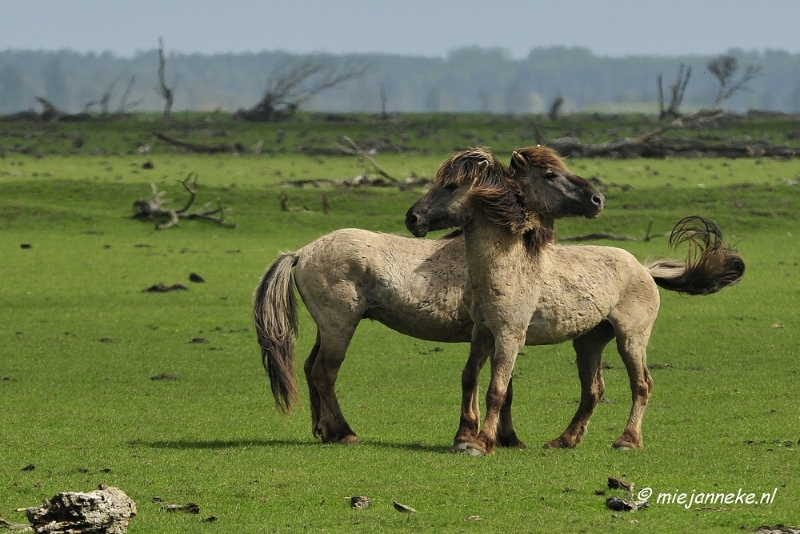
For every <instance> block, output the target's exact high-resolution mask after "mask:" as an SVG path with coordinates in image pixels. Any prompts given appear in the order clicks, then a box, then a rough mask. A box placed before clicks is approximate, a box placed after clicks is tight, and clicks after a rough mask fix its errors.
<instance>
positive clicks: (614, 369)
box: [0, 125, 800, 533]
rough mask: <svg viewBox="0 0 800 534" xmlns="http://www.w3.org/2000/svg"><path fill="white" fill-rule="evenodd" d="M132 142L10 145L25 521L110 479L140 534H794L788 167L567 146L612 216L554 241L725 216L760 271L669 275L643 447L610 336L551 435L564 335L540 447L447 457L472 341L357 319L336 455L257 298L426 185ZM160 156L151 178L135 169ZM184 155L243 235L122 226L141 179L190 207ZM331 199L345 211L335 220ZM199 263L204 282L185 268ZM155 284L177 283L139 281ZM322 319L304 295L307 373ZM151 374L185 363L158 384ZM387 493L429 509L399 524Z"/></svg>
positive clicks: (208, 228) (793, 232)
mask: <svg viewBox="0 0 800 534" xmlns="http://www.w3.org/2000/svg"><path fill="white" fill-rule="evenodd" d="M3 128H5V126H3ZM251 128H254V126H251ZM339 128H340V130H341V132H345V133H346V132H347V127H346V125H344V126H343V125H339ZM124 130H125V127H124V125H123V127H121V129H120V132H121V133H120V134H119V136H113V135H112V134H111V133H109V134H107V136H108V137H107V138H106V139H105V142H107V143H108V144H109V146H112V147H114V146H117V145H116V144H118V145H119V147H118V148H109V149H108V150H106V151H105V153H102V154H91V153H89V151H82V152H80V153H77V154H67V153H66V152H65V151H63V150H61V151H56V153H53V154H50V153H48V152H47V151H45V152H44V153H43V154H38V155H37V154H30V155H26V154H18V153H13V152H7V153H6V154H5V156H4V157H2V158H0V250H2V256H0V308H2V309H3V310H4V314H3V317H4V320H3V324H2V328H0V410H2V414H3V424H2V430H1V431H0V516H1V517H3V518H5V519H6V520H9V521H12V522H16V523H24V522H25V518H24V514H22V513H18V512H15V509H17V508H20V507H26V506H34V505H38V504H39V503H40V502H41V501H42V499H44V498H49V497H52V496H53V495H54V494H56V493H58V492H61V491H90V490H92V489H95V487H96V486H97V485H98V484H99V483H107V484H110V485H114V486H118V487H120V488H121V489H123V490H124V491H125V492H126V493H128V495H129V496H130V497H131V498H132V499H133V500H134V501H135V502H136V503H137V507H138V516H137V517H136V518H135V519H134V520H133V521H132V523H131V525H130V529H129V532H132V533H151V532H152V533H168V532H303V531H308V532H321V531H326V532H365V533H366V532H370V533H371V532H481V533H483V532H548V533H552V532H688V531H702V532H731V531H734V530H736V531H739V530H740V529H742V530H744V531H753V530H755V529H756V528H757V527H759V526H760V525H775V524H779V523H783V524H786V525H795V526H797V525H800V512H798V510H800V479H798V475H799V474H800V458H798V456H797V455H798V450H800V430H798V429H799V428H800V408H798V403H797V399H798V395H797V383H798V377H799V375H798V373H800V358H799V357H798V356H800V354H799V353H798V346H800V336H799V334H800V311H799V310H798V306H797V303H798V302H800V275H799V274H798V265H799V264H800V226H799V225H798V221H799V220H800V211H798V206H800V186H798V185H797V182H798V181H800V179H799V178H798V177H799V176H800V161H798V160H789V161H776V160H768V159H741V160H716V159H696V160H695V159H692V160H625V161H614V160H569V161H568V164H569V166H570V167H571V168H572V169H573V170H574V171H576V172H578V173H579V174H581V175H583V176H586V177H591V176H598V177H600V178H601V180H602V181H603V182H604V183H605V184H607V185H608V186H609V187H608V189H607V191H606V196H607V199H608V200H607V208H606V210H605V211H604V213H603V214H602V215H601V216H600V217H599V218H598V219H596V220H592V221H588V220H563V221H560V222H559V225H558V234H559V236H561V237H566V236H573V235H580V234H584V233H589V232H598V231H608V232H614V233H618V234H622V235H630V236H634V237H638V238H642V237H643V236H644V235H645V232H646V231H647V227H648V225H649V224H650V222H651V221H652V229H651V234H664V233H666V232H668V231H669V230H670V229H671V226H672V224H673V223H674V222H675V221H676V220H678V219H680V218H681V217H683V216H685V215H689V214H698V215H703V216H706V217H709V218H712V219H714V220H715V221H717V222H718V223H719V224H720V226H721V227H722V229H723V231H724V232H725V235H726V238H727V240H728V241H730V242H731V243H732V244H734V245H735V246H736V248H738V250H739V251H740V253H741V254H742V256H743V257H744V258H745V261H746V263H747V272H746V274H745V278H744V280H743V281H742V282H741V283H740V284H739V285H737V286H734V287H732V288H730V289H726V290H724V291H723V292H721V293H719V294H716V295H712V296H709V297H683V296H680V295H677V294H674V293H668V292H663V291H662V307H661V312H660V316H659V320H658V321H657V323H656V327H655V330H654V333H653V336H652V338H651V342H650V346H649V351H648V363H649V364H650V366H651V368H652V374H653V377H654V379H655V390H654V393H653V395H652V397H651V401H650V404H649V407H648V411H647V414H646V417H645V420H644V425H643V432H644V440H645V449H644V450H642V451H638V452H621V451H616V450H612V449H611V447H610V445H611V442H612V441H613V440H614V439H615V438H616V437H618V436H619V434H620V432H621V431H622V429H623V427H624V424H625V421H626V419H627V416H628V411H629V408H630V401H629V395H630V393H629V388H628V382H627V375H626V372H625V369H624V367H623V365H622V362H621V360H620V358H619V356H618V355H617V354H616V351H615V350H613V348H609V350H607V351H606V354H605V356H604V362H605V363H606V364H607V368H606V369H605V370H604V376H605V382H606V389H607V391H606V401H605V402H603V403H602V404H600V405H599V406H598V408H597V410H596V412H595V415H594V417H593V419H592V423H591V425H590V427H589V432H588V434H587V436H586V438H585V439H584V441H583V442H582V443H581V445H580V446H579V447H578V448H576V449H574V450H553V451H545V450H542V449H541V448H540V446H541V445H542V444H543V443H545V442H546V441H548V440H550V439H552V438H554V437H556V436H557V435H558V434H559V433H560V432H561V431H562V430H563V429H564V427H565V426H566V425H567V423H568V422H569V420H570V418H571V417H572V415H573V413H574V410H575V409H576V407H577V400H578V396H579V383H578V378H577V371H576V367H575V365H574V357H573V353H572V348H571V346H570V345H569V344H562V345H557V346H550V347H526V348H525V350H524V355H523V356H521V357H520V358H519V359H518V360H517V368H516V370H515V399H514V417H515V419H516V426H517V431H518V433H519V435H520V437H521V439H523V440H524V441H525V442H526V443H527V444H528V446H529V447H528V449H526V450H498V451H497V453H496V454H494V455H493V456H491V457H488V458H473V457H465V456H460V455H455V454H453V453H451V452H450V445H451V441H452V438H453V435H454V433H455V430H456V427H457V425H458V410H459V402H460V370H461V367H462V366H463V363H464V362H465V361H466V356H467V351H468V346H467V345H466V344H456V345H448V344H435V343H430V342H424V341H419V340H415V339H412V338H408V337H405V336H402V335H400V334H397V333H395V332H393V331H390V330H388V329H387V328H385V327H383V326H382V325H380V324H377V323H370V322H366V321H365V322H364V323H363V324H362V325H361V326H360V327H359V330H358V332H357V333H356V336H355V338H354V340H353V343H352V345H351V347H350V350H349V353H348V354H349V355H348V358H347V360H346V361H345V363H344V365H343V367H342V372H341V374H340V377H339V381H338V393H339V398H340V401H341V402H342V406H343V410H344V413H345V415H346V416H347V417H348V420H349V421H350V423H351V425H352V426H353V428H354V430H355V431H356V432H357V433H358V434H359V436H360V437H361V439H362V443H361V444H359V445H355V446H340V445H322V444H320V443H318V442H317V441H316V440H315V439H314V438H313V437H312V435H311V429H310V414H309V410H308V408H307V407H306V408H303V409H300V410H298V411H297V412H296V413H295V414H294V415H292V416H289V417H286V416H283V415H281V414H279V413H278V412H277V411H276V410H275V408H274V406H273V402H272V396H271V394H270V392H269V384H268V379H267V377H266V375H265V372H264V371H263V369H262V367H261V361H260V357H259V349H258V345H257V343H256V340H255V332H254V329H253V327H252V321H251V312H252V302H251V298H252V293H253V289H254V288H255V286H256V284H257V283H258V280H259V278H260V276H261V275H262V274H263V272H264V271H265V269H266V267H267V266H268V265H269V264H270V263H271V262H272V261H273V260H274V259H275V258H276V257H277V254H278V252H279V251H281V250H290V249H297V248H299V247H301V246H302V245H304V244H306V243H308V242H309V241H312V240H313V239H315V238H317V237H319V236H320V235H323V234H325V233H327V232H330V231H332V230H335V229H337V228H343V227H361V228H367V229H371V230H379V231H384V232H395V233H399V234H402V235H408V233H407V231H406V230H405V228H404V226H403V216H404V214H405V211H406V210H407V209H408V207H409V206H410V205H411V204H412V203H413V202H414V200H416V198H418V197H419V196H420V195H421V194H422V190H421V189H417V190H411V191H399V190H398V189H397V188H377V187H372V188H368V187H364V188H345V187H333V186H329V187H321V188H317V187H310V186H309V187H304V188H298V187H285V186H282V185H280V184H281V183H283V182H284V181H286V180H292V179H307V178H308V179H340V178H352V177H353V176H355V175H357V174H359V173H361V172H363V170H364V169H365V164H364V163H363V162H361V161H359V160H358V159H357V158H354V157H348V156H320V157H309V156H303V155H294V154H291V153H281V152H278V153H273V154H267V153H265V154H262V155H261V156H255V155H246V156H244V155H243V156H233V155H225V154H223V155H215V156H198V155H183V154H178V153H171V152H169V151H167V150H156V151H154V152H153V153H150V154H141V155H140V154H135V153H131V152H135V151H133V150H131V147H134V146H135V145H137V144H139V143H140V142H142V141H144V139H140V138H138V137H136V135H138V134H126V133H125V131H124ZM87 135H88V134H87ZM125 135H130V136H131V138H130V139H127V140H126V139H122V137H124V136H125ZM247 135H249V136H251V137H252V138H253V139H256V138H257V135H258V133H257V132H253V131H250V132H249V133H248V134H247ZM330 135H333V134H330ZM89 139H91V137H89ZM65 142H68V139H67V141H65ZM489 144H491V143H489ZM449 149H450V148H448V149H447V150H449ZM501 150H510V148H507V147H500V148H498V149H497V151H498V154H500V153H501ZM113 152H116V153H113ZM447 155H448V154H447V151H438V152H437V151H435V150H431V151H429V152H428V153H417V154H383V153H381V154H380V155H379V156H377V157H378V161H379V162H380V164H381V165H382V166H383V167H384V168H385V169H387V171H389V172H391V173H392V174H393V175H395V176H398V177H405V176H407V175H408V174H409V173H412V172H413V173H415V174H417V175H419V176H431V175H432V174H433V172H434V171H435V169H436V167H437V165H438V163H439V162H440V161H441V160H442V159H443V158H444V157H445V156H447ZM502 157H505V156H502ZM145 161H151V162H152V163H153V169H144V168H142V164H143V163H144V162H145ZM191 171H195V172H197V173H198V174H199V183H200V186H199V190H198V198H197V203H198V206H199V205H202V204H203V203H205V202H207V201H215V200H216V199H217V198H219V199H221V200H222V202H223V203H224V204H225V205H226V206H229V207H230V213H229V215H228V219H229V220H231V221H233V222H236V223H238V225H239V227H238V228H237V229H226V228H221V227H218V226H216V225H214V224H212V223H209V222H201V221H183V222H181V224H180V226H178V227H176V228H172V229H169V230H164V231H157V230H155V229H154V227H153V225H152V224H151V223H149V222H142V221H136V220H133V219H131V218H130V215H131V213H132V208H131V205H132V203H133V201H134V200H135V199H136V198H137V197H144V196H148V195H149V194H150V183H151V182H155V183H156V184H158V186H159V188H160V189H162V190H165V191H166V192H167V197H169V198H171V199H173V204H174V205H176V206H179V205H181V204H182V202H183V199H184V198H185V197H184V193H183V190H182V188H181V186H180V185H179V184H178V183H177V182H175V181H174V180H176V179H182V178H184V177H185V176H186V175H187V174H188V173H189V172H191ZM282 192H284V193H286V195H288V203H289V205H290V206H291V207H297V208H302V207H303V206H305V207H307V208H308V209H307V210H305V209H300V210H298V211H281V210H280V209H279V200H278V197H279V195H280V194H281V193H282ZM323 194H324V195H325V196H326V197H327V198H328V200H329V202H330V205H331V213H329V214H325V213H323V212H322V210H321V202H322V195H323ZM599 243H600V244H606V245H610V246H622V247H623V248H626V249H628V250H630V251H632V252H633V253H634V254H635V255H636V256H637V257H639V258H640V259H644V258H645V257H647V256H650V255H657V256H664V255H668V254H670V251H669V250H668V249H667V243H666V237H663V236H659V237H656V238H654V239H651V240H650V241H628V242H608V241H604V242H599ZM22 244H27V245H30V248H22V247H21V245H22ZM675 254H679V255H682V254H683V251H679V252H676V253H675ZM192 272H196V273H198V274H200V275H201V276H202V277H203V278H204V279H205V280H206V283H204V284H193V283H190V282H189V281H188V277H189V274H190V273H192ZM157 283H165V284H167V285H170V284H174V283H182V284H185V285H186V286H187V287H188V290H187V291H176V292H171V293H163V294H160V293H147V292H143V289H145V288H147V287H149V286H151V285H153V284H157ZM314 334H315V331H314V325H313V323H312V322H311V320H310V317H309V316H308V314H307V313H306V312H305V310H304V309H303V312H302V316H301V328H300V336H299V339H298V347H297V350H298V354H297V355H298V360H299V361H301V362H302V360H303V359H304V358H305V357H306V355H307V354H308V351H309V350H310V348H311V345H312V344H313V341H314ZM195 338H203V339H204V340H206V341H207V343H192V340H193V339H195ZM160 374H170V375H177V376H178V377H179V379H178V380H152V379H151V377H154V376H157V375H160ZM484 375H488V372H485V373H484ZM484 379H486V376H484ZM301 381H303V379H301ZM482 387H484V388H485V380H484V386H482ZM304 398H305V396H304ZM304 404H305V401H304ZM26 466H33V468H32V469H31V468H28V469H24V468H26ZM608 477H617V478H624V479H625V480H627V481H631V482H633V483H635V486H636V491H637V492H638V491H639V489H644V488H651V489H652V491H653V492H654V494H653V496H652V497H651V506H650V507H649V508H648V509H645V510H642V511H638V512H635V513H625V512H611V511H610V510H608V509H607V508H606V506H605V499H606V498H607V497H608V496H611V495H618V496H623V493H622V492H620V491H619V490H609V489H607V488H606V480H607V478H608ZM601 490H602V491H604V492H605V494H604V495H598V494H597V493H598V492H599V491H601ZM693 492H694V493H695V495H697V494H700V493H704V494H705V493H715V494H716V493H725V494H728V493H733V494H734V495H735V494H737V493H740V494H747V493H754V494H755V497H754V498H755V500H756V501H759V500H760V499H761V497H762V494H765V493H768V494H769V495H770V496H772V495H774V499H772V500H771V502H769V503H766V502H764V503H759V504H746V503H745V502H731V503H727V504H726V503H724V502H723V503H719V502H717V503H705V502H704V503H702V504H695V505H693V506H686V505H683V504H677V503H671V504H670V503H667V502H664V498H663V497H662V502H660V503H659V502H657V498H658V495H659V494H665V495H666V494H670V495H679V494H681V493H686V494H687V499H688V498H689V496H691V494H692V493H693ZM353 495H365V496H368V497H370V498H371V499H372V506H371V507H370V508H368V509H366V510H360V511H356V510H353V509H351V508H350V506H349V501H348V497H350V496H353ZM392 500H397V501H399V502H402V503H405V504H408V505H410V506H413V507H414V508H416V509H417V510H418V511H419V513H417V514H413V515H411V516H406V515H402V514H399V513H397V512H396V511H395V510H394V509H393V507H392ZM188 502H194V503H197V504H198V505H199V506H200V514H199V515H192V514H186V513H181V512H178V513H168V512H166V511H163V510H162V509H161V506H162V505H163V504H186V503H188ZM212 516H213V517H214V518H216V520H215V521H205V520H207V519H208V518H210V517H212Z"/></svg>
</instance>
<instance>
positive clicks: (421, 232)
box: [408, 226, 428, 237]
mask: <svg viewBox="0 0 800 534" xmlns="http://www.w3.org/2000/svg"><path fill="white" fill-rule="evenodd" d="M408 230H409V232H411V233H412V234H414V237H425V236H426V235H428V227H427V226H423V227H414V228H411V227H408Z"/></svg>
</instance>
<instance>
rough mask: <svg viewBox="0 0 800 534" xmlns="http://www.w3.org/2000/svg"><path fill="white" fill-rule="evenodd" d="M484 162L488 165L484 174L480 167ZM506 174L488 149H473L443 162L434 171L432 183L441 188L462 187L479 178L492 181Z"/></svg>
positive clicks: (500, 163)
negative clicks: (453, 185) (452, 185)
mask: <svg viewBox="0 0 800 534" xmlns="http://www.w3.org/2000/svg"><path fill="white" fill-rule="evenodd" d="M484 162H486V163H488V164H489V168H488V169H487V170H486V172H485V173H484V169H483V168H482V166H481V164H482V163H484ZM507 174H508V169H507V168H506V166H505V165H503V163H502V162H501V161H500V160H499V159H497V158H496V157H495V155H494V154H492V152H491V151H490V150H489V149H488V148H485V147H474V148H470V149H468V150H464V151H462V152H459V153H458V154H454V155H453V156H451V157H450V158H448V159H446V160H444V161H443V162H442V164H441V165H440V166H439V170H437V171H436V178H435V179H434V182H435V183H436V184H438V185H441V186H447V185H450V184H456V185H462V184H465V183H472V182H473V181H475V180H476V179H477V178H481V176H483V179H488V180H494V179H498V176H502V175H507Z"/></svg>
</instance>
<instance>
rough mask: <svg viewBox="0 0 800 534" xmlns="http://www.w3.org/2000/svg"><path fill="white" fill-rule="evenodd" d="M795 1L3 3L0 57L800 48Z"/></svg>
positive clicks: (56, 0) (0, 6) (186, 0)
mask: <svg viewBox="0 0 800 534" xmlns="http://www.w3.org/2000/svg"><path fill="white" fill-rule="evenodd" d="M799 23H800V2H798V1H797V0H758V1H756V0H617V1H603V0H455V1H446V0H400V1H389V0H285V1H275V0H222V1H209V0H0V50H5V49H44V50H57V49H61V48H70V49H72V50H77V51H79V52H86V51H95V52H102V51H105V50H110V51H112V52H114V53H115V54H117V55H120V56H132V55H133V54H134V53H136V51H138V50H150V49H153V48H156V47H157V44H158V37H159V36H161V37H164V40H165V43H166V47H167V50H168V51H171V52H184V53H193V52H199V53H203V54H214V53H225V52H246V51H250V52H259V51H262V50H286V51H289V52H331V53H348V52H359V53H360V52H386V53H393V54H403V55H424V56H446V55H447V52H448V51H449V50H452V49H454V48H458V47H462V46H470V45H479V46H481V47H502V48H505V49H507V50H508V51H509V52H510V53H511V55H512V56H513V57H516V58H520V57H525V56H526V55H527V53H528V51H529V50H530V49H531V48H533V47H546V46H553V45H565V46H582V47H587V48H590V49H591V50H592V51H593V52H595V53H596V54H598V55H609V56H622V55H631V54H659V55H669V56H675V55H681V54H719V53H722V52H725V51H727V50H728V49H730V48H733V47H738V48H743V49H745V50H753V49H756V50H766V49H780V50H786V51H789V52H793V53H797V52H800V37H799V35H800V33H798V32H800V30H799V29H798V27H800V24H799Z"/></svg>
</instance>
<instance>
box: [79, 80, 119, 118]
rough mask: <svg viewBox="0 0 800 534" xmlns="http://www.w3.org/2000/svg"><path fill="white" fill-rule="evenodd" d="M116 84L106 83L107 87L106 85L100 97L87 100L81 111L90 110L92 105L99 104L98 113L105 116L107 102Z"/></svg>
mask: <svg viewBox="0 0 800 534" xmlns="http://www.w3.org/2000/svg"><path fill="white" fill-rule="evenodd" d="M116 85H117V82H112V83H110V84H108V87H106V90H105V91H103V94H102V95H100V98H98V99H97V100H92V101H91V102H88V103H87V104H86V105H85V106H84V107H83V111H84V112H86V113H88V112H90V111H91V110H92V108H93V107H95V106H98V105H99V106H100V115H101V116H102V117H107V116H108V104H109V102H111V97H112V96H113V94H114V87H116Z"/></svg>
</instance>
